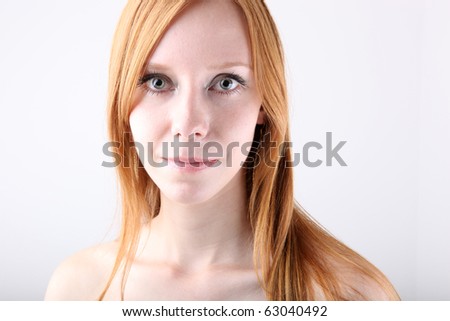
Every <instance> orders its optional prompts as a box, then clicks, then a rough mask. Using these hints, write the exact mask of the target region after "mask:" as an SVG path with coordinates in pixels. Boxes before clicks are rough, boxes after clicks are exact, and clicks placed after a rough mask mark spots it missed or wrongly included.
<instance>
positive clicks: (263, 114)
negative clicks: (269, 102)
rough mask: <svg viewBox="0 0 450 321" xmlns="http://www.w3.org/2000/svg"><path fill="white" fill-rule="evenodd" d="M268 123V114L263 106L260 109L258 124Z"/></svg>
mask: <svg viewBox="0 0 450 321" xmlns="http://www.w3.org/2000/svg"><path fill="white" fill-rule="evenodd" d="M265 122H266V112H265V111H264V110H263V108H262V106H261V108H260V109H259V114H258V120H257V121H256V123H257V124H258V125H263V124H264V123H265Z"/></svg>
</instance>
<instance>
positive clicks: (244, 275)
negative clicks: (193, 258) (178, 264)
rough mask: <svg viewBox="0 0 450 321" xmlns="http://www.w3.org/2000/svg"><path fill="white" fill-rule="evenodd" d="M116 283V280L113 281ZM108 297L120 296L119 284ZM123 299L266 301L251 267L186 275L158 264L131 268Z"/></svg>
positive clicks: (114, 298) (113, 298)
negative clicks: (249, 268)
mask: <svg viewBox="0 0 450 321" xmlns="http://www.w3.org/2000/svg"><path fill="white" fill-rule="evenodd" d="M115 283H117V285H118V282H115ZM108 297H109V298H110V299H112V300H117V299H120V287H119V286H113V287H112V288H111V290H110V293H109V295H108ZM124 298H125V300H151V301H153V300H164V301H173V300H176V301H184V300H193V301H197V300H201V301H207V300H220V301H225V300H236V301H241V300H252V301H254V300H265V295H264V291H263V290H262V289H261V286H260V284H259V282H258V279H257V277H256V273H255V272H254V271H253V270H239V269H221V270H217V271H208V272H202V273H194V274H186V273H181V272H179V271H177V270H174V269H171V268H168V267H161V266H147V267H146V268H143V267H137V268H133V269H132V270H131V271H130V274H129V277H128V280H127V283H126V287H125V296H124Z"/></svg>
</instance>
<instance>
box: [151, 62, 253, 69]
mask: <svg viewBox="0 0 450 321" xmlns="http://www.w3.org/2000/svg"><path fill="white" fill-rule="evenodd" d="M238 66H241V67H246V68H248V69H252V67H251V66H250V65H249V64H247V63H244V62H239V61H230V62H224V63H221V64H218V65H211V66H207V67H206V68H207V69H209V70H217V69H225V68H230V67H238ZM152 68H155V69H160V70H169V69H170V67H169V66H166V65H163V64H155V63H148V64H147V65H146V70H148V69H152Z"/></svg>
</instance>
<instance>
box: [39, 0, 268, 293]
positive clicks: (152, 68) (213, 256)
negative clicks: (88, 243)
mask: <svg viewBox="0 0 450 321" xmlns="http://www.w3.org/2000/svg"><path fill="white" fill-rule="evenodd" d="M245 23H246V22H245V19H244V17H243V16H242V14H241V12H240V11H239V9H238V8H237V7H236V6H235V5H234V4H232V3H231V2H229V1H205V2H197V3H194V4H192V5H191V6H189V7H188V8H187V9H186V10H185V11H184V12H183V14H182V15H181V16H180V17H178V18H177V19H176V20H175V21H174V22H173V23H172V25H171V26H170V28H169V29H168V30H167V32H166V33H165V35H164V36H163V39H162V41H161V42H160V44H159V45H158V47H157V49H156V51H155V52H154V54H153V55H152V56H151V57H150V59H149V61H148V66H147V72H148V73H157V74H158V75H159V76H158V77H157V78H156V77H155V80H153V82H152V80H150V81H147V83H146V84H143V85H142V86H139V88H138V89H137V91H136V95H135V104H134V105H135V107H134V109H133V111H132V113H131V115H130V125H131V129H132V132H133V137H134V139H135V140H136V141H139V142H142V143H143V145H144V146H146V142H149V141H151V142H153V145H154V151H153V157H154V160H155V161H160V160H161V159H162V158H163V156H164V155H162V152H161V146H162V142H173V141H174V136H178V138H179V140H180V141H182V142H183V141H188V137H189V136H190V135H194V137H195V141H196V142H200V144H201V145H202V146H204V144H205V143H207V142H211V141H214V142H218V143H220V145H222V146H224V148H223V149H224V155H223V156H222V157H221V158H219V160H220V161H221V162H222V165H220V166H217V167H208V168H206V169H202V170H200V171H192V170H190V169H191V168H190V167H189V166H187V167H186V168H183V167H181V166H178V167H177V164H173V162H171V161H170V158H173V157H174V155H171V154H170V152H169V157H168V158H169V163H171V164H170V165H171V166H167V167H162V168H154V167H152V166H151V165H149V163H148V162H147V161H145V162H143V163H144V164H145V168H146V170H147V172H148V174H149V175H150V177H151V178H152V179H153V180H154V182H155V183H156V184H157V186H158V187H159V188H160V191H161V210H160V213H159V215H158V217H156V218H155V219H154V220H153V221H152V223H151V226H145V227H144V228H143V230H142V237H141V240H140V244H139V249H138V253H137V258H136V261H135V263H134V264H133V267H132V269H131V272H130V275H129V278H128V281H127V286H126V290H125V299H126V300H262V299H264V293H263V291H262V289H261V287H260V285H259V282H258V279H257V276H256V273H255V269H254V266H253V261H252V242H251V239H252V236H251V231H250V226H249V224H248V222H247V220H246V218H245V217H246V193H245V183H244V175H243V171H242V168H241V162H242V161H244V160H245V159H246V156H247V155H245V154H243V153H241V150H240V149H237V148H236V149H233V152H232V153H230V154H226V152H225V151H226V146H227V145H228V144H230V143H231V142H238V143H239V144H240V146H241V145H242V144H243V143H245V142H248V141H252V139H253V133H254V130H255V126H256V124H257V123H258V122H259V123H262V122H263V118H264V116H263V112H262V111H261V99H260V97H259V94H258V92H257V89H256V84H255V80H254V78H253V73H252V66H251V65H252V63H251V57H250V48H249V40H248V36H247V29H246V25H245ZM180 53H182V54H180ZM161 75H163V76H164V77H162V76H161ZM229 75H239V78H238V79H235V78H233V77H229ZM240 80H244V81H245V83H241V82H240ZM161 81H163V82H164V85H163V86H159V85H161V84H162V83H161ZM155 85H157V86H155ZM145 89H148V90H154V91H152V92H147V91H146V90H145ZM145 154H147V150H146V153H145ZM194 156H195V158H196V159H197V158H202V156H203V155H202V153H200V151H199V150H197V149H196V150H195V155H194ZM164 157H165V156H164ZM189 157H190V156H189V155H187V150H183V149H181V150H180V159H181V160H184V161H186V159H185V158H189ZM227 159H228V160H229V161H230V160H231V162H228V163H227ZM178 165H179V164H178ZM116 250H117V244H115V243H111V244H105V245H100V246H97V247H94V248H92V249H88V250H85V251H83V252H81V253H79V254H76V255H75V256H73V257H72V258H69V259H68V260H67V261H66V262H64V263H63V264H62V265H61V266H60V267H59V268H58V269H57V271H56V272H55V274H54V276H53V277H52V280H51V282H50V284H49V288H48V291H47V295H46V299H49V300H53V299H63V300H70V299H75V300H79V299H81V300H85V299H87V300H92V299H94V300H95V299H97V297H98V295H99V291H100V290H101V289H102V287H103V286H104V285H105V281H106V280H107V278H108V276H109V273H110V269H111V266H112V263H113V261H114V256H115V252H116ZM119 280H120V277H117V278H116V280H115V282H114V283H113V285H112V287H111V290H110V291H108V293H107V295H106V297H105V299H106V300H118V299H120V287H119Z"/></svg>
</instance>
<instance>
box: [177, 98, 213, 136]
mask: <svg viewBox="0 0 450 321" xmlns="http://www.w3.org/2000/svg"><path fill="white" fill-rule="evenodd" d="M175 104H176V106H175V107H174V108H173V109H172V135H173V136H179V137H180V138H182V139H183V138H185V139H188V138H189V136H191V135H194V138H195V139H199V138H204V137H205V136H206V135H207V133H208V131H209V124H210V108H208V107H210V106H208V102H207V99H206V98H205V97H202V95H201V93H196V92H195V90H194V89H190V90H186V91H184V92H180V94H179V96H178V99H177V101H176V103H175Z"/></svg>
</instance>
